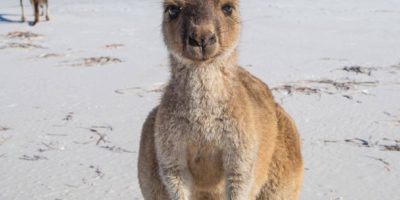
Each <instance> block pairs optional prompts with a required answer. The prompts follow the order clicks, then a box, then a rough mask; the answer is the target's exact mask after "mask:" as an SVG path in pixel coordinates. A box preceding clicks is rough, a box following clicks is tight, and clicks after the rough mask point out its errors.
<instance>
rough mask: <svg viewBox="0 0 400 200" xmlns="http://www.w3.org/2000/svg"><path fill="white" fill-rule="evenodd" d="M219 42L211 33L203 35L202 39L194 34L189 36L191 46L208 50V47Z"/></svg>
mask: <svg viewBox="0 0 400 200" xmlns="http://www.w3.org/2000/svg"><path fill="white" fill-rule="evenodd" d="M216 42H217V38H216V36H215V34H214V33H209V34H206V35H202V36H200V37H196V35H194V34H192V35H191V36H189V41H188V43H189V45H190V46H194V47H201V48H203V49H204V48H206V47H207V46H210V45H213V44H214V43H216Z"/></svg>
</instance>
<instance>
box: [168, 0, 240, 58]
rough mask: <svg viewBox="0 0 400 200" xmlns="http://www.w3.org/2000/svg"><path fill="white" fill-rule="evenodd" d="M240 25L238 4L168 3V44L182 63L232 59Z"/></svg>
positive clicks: (222, 0)
mask: <svg viewBox="0 0 400 200" xmlns="http://www.w3.org/2000/svg"><path fill="white" fill-rule="evenodd" d="M239 21H240V19H239V3H238V0H164V15H163V34H164V41H165V43H166V45H167V48H168V50H169V51H170V53H171V54H172V56H174V57H176V58H177V59H180V60H186V61H189V62H192V63H202V62H212V61H213V60H215V59H217V58H218V57H221V56H229V55H230V54H232V53H233V52H234V50H235V49H236V47H237V44H238V41H239V35H240V23H239Z"/></svg>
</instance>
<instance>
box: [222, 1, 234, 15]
mask: <svg viewBox="0 0 400 200" xmlns="http://www.w3.org/2000/svg"><path fill="white" fill-rule="evenodd" d="M222 11H223V12H224V13H225V15H232V12H233V7H232V5H230V4H225V5H224V6H222Z"/></svg>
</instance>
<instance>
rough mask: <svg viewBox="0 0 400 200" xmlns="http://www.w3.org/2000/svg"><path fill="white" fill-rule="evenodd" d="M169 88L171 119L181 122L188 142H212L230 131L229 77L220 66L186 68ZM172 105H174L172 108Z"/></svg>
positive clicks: (218, 140) (176, 75)
mask: <svg viewBox="0 0 400 200" xmlns="http://www.w3.org/2000/svg"><path fill="white" fill-rule="evenodd" d="M174 76H175V77H174V78H173V79H172V80H171V82H170V86H169V89H168V90H169V91H168V92H169V93H172V95H170V96H169V98H171V99H172V101H169V103H170V105H169V106H172V107H174V109H173V110H171V113H168V114H169V115H170V117H171V118H170V120H178V121H180V120H184V121H185V122H186V123H185V124H186V125H187V126H182V127H180V128H181V129H182V130H181V131H182V134H184V135H183V136H184V137H187V139H188V141H194V142H196V143H200V144H202V143H214V144H215V145H217V144H218V143H219V142H220V141H221V139H222V138H221V137H222V136H223V135H224V132H227V131H230V128H229V127H230V125H232V119H231V116H230V112H229V110H228V109H229V106H228V104H229V98H230V97H231V92H230V87H231V86H230V78H231V77H230V74H229V73H226V72H225V71H224V68H222V67H219V66H207V67H198V68H185V69H182V71H180V72H179V73H177V74H175V75H174ZM174 104H175V105H174Z"/></svg>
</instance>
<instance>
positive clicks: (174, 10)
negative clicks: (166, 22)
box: [166, 6, 182, 20]
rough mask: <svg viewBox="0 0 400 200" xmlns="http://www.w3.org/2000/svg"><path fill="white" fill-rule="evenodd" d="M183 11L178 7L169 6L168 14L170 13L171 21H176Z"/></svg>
mask: <svg viewBox="0 0 400 200" xmlns="http://www.w3.org/2000/svg"><path fill="white" fill-rule="evenodd" d="M181 10H182V9H181V8H180V7H178V6H168V7H167V9H166V12H168V14H169V17H170V19H171V20H174V19H176V18H177V17H178V16H179V13H181Z"/></svg>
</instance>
